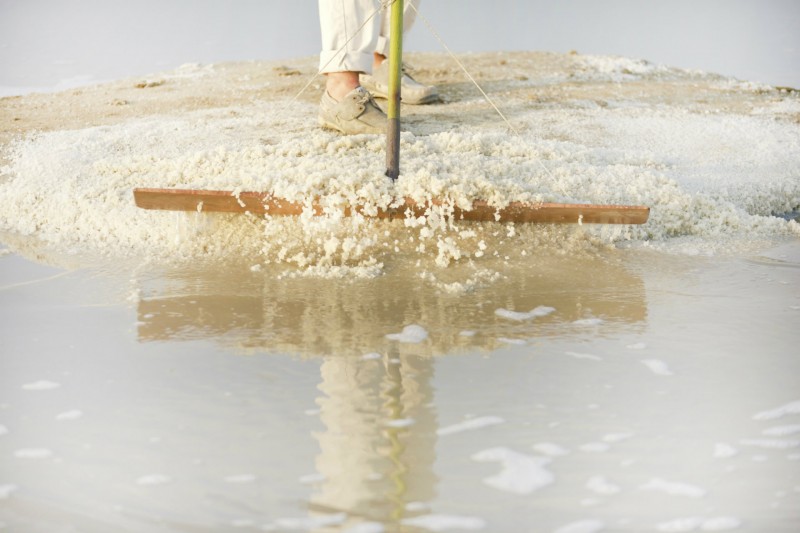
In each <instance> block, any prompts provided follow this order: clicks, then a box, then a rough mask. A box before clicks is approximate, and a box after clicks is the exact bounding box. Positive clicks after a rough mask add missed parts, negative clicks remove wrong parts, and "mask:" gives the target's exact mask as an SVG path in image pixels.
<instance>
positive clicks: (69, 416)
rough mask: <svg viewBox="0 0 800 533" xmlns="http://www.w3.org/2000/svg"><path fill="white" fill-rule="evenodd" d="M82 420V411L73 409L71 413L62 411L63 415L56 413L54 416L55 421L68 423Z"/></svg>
mask: <svg viewBox="0 0 800 533" xmlns="http://www.w3.org/2000/svg"><path fill="white" fill-rule="evenodd" d="M80 418H83V411H79V410H78V409H73V410H71V411H64V412H63V413H58V414H57V415H56V420H59V421H62V422H63V421H69V420H78V419H80Z"/></svg>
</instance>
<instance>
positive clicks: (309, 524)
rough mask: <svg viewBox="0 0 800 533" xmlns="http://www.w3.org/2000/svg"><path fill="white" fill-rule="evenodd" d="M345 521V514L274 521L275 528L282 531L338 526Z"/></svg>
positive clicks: (287, 518)
mask: <svg viewBox="0 0 800 533" xmlns="http://www.w3.org/2000/svg"><path fill="white" fill-rule="evenodd" d="M345 520H347V513H334V514H330V515H326V516H321V515H319V516H303V517H297V518H295V517H286V518H278V519H277V520H275V524H274V525H275V526H277V527H278V528H282V529H292V530H313V529H314V528H321V527H328V526H338V525H340V524H343V523H344V522H345Z"/></svg>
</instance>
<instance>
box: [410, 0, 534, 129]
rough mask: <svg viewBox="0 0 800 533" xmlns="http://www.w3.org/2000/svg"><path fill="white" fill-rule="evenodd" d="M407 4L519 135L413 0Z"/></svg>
mask: <svg viewBox="0 0 800 533" xmlns="http://www.w3.org/2000/svg"><path fill="white" fill-rule="evenodd" d="M409 5H410V6H411V9H413V10H414V12H415V13H416V14H417V16H418V17H419V18H421V19H422V22H423V23H424V24H425V26H427V28H428V30H430V32H431V33H432V34H433V36H434V37H435V38H436V40H437V41H439V44H440V45H442V48H444V49H445V50H446V51H447V53H448V54H449V55H450V57H451V58H452V59H453V61H455V62H456V63H457V64H458V66H459V67H461V70H463V71H464V74H465V75H466V76H467V78H469V81H471V82H472V83H473V84H474V85H475V87H477V88H478V90H479V91H480V92H481V94H482V95H483V97H484V98H485V99H486V101H487V102H489V104H490V105H491V106H492V107H493V108H494V110H495V111H496V112H497V114H498V115H500V118H502V119H503V121H504V122H505V123H506V126H508V129H510V130H511V131H512V132H514V134H515V135H516V136H517V137H519V136H520V134H519V132H518V131H517V130H516V128H514V126H512V125H511V122H510V121H509V120H508V119H507V118H506V116H505V115H504V114H503V112H502V111H500V108H499V107H497V105H495V103H494V101H493V100H492V99H491V98H489V95H488V94H486V91H484V90H483V87H481V86H480V85H479V84H478V82H477V81H475V78H473V77H472V74H470V73H469V71H468V70H467V67H465V66H464V64H463V63H462V62H461V60H460V59H458V57H457V56H456V55H455V54H454V53H453V52H452V51H451V50H450V47H449V46H447V44H446V43H445V42H444V39H442V37H441V36H440V35H439V34H438V33H437V32H436V30H434V29H433V26H431V23H430V22H429V21H428V19H427V18H425V16H423V15H422V13H420V12H419V10H418V9H417V6H415V5H414V3H413V2H409Z"/></svg>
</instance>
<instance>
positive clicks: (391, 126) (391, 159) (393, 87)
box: [386, 0, 403, 180]
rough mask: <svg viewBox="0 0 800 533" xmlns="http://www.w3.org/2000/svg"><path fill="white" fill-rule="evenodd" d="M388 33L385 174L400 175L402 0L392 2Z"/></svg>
mask: <svg viewBox="0 0 800 533" xmlns="http://www.w3.org/2000/svg"><path fill="white" fill-rule="evenodd" d="M390 26H391V33H390V35H389V108H388V109H387V111H386V116H387V118H388V119H389V120H388V124H387V128H386V175H387V176H389V177H390V178H392V180H396V179H397V177H398V176H399V175H400V76H401V72H402V69H403V0H394V2H392V11H391V19H390Z"/></svg>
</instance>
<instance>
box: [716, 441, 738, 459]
mask: <svg viewBox="0 0 800 533" xmlns="http://www.w3.org/2000/svg"><path fill="white" fill-rule="evenodd" d="M738 453H739V450H737V449H736V448H734V447H733V446H731V445H730V444H728V443H726V442H718V443H716V444H715V445H714V453H713V454H712V456H713V457H714V458H715V459H728V458H730V457H734V456H736V455H737V454H738Z"/></svg>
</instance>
